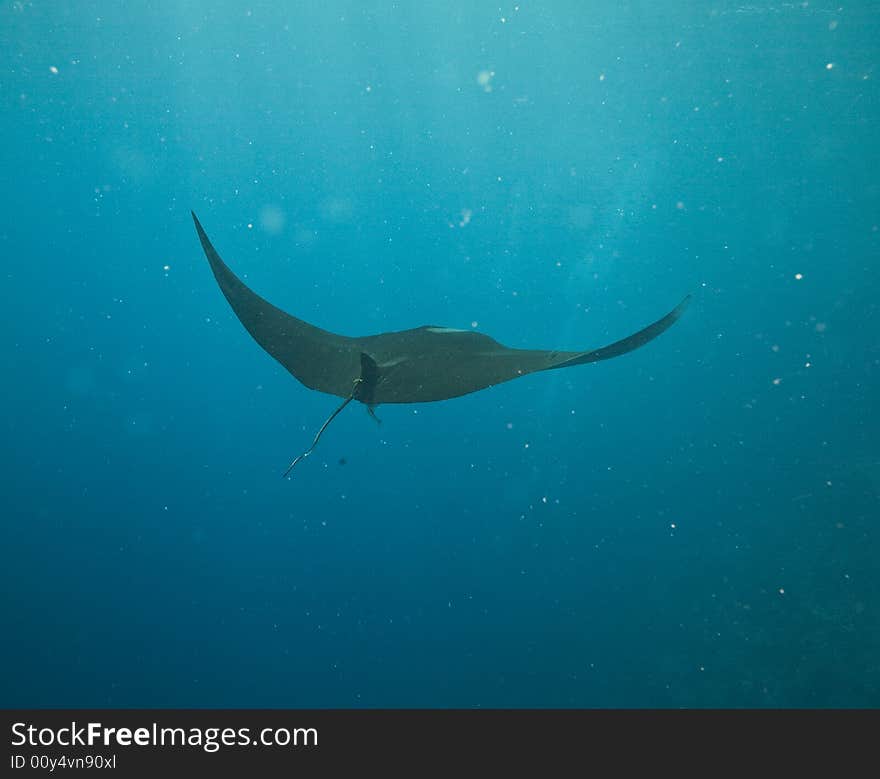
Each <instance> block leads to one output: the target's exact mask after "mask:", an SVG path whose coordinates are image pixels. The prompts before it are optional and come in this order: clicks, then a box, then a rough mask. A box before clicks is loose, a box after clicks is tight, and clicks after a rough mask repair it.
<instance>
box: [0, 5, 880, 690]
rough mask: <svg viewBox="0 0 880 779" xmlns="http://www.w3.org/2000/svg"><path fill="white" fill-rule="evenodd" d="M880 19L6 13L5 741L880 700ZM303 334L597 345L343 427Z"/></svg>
mask: <svg viewBox="0 0 880 779" xmlns="http://www.w3.org/2000/svg"><path fill="white" fill-rule="evenodd" d="M878 42H880V7H878V6H877V4H876V3H870V2H856V3H852V4H847V5H846V6H845V7H842V8H841V7H840V6H838V5H837V4H835V3H823V2H803V3H757V4H743V3H733V2H709V3H669V2H659V3H648V2H644V3H643V2H624V3H621V2H617V1H616V0H615V1H614V2H611V1H610V0H603V1H602V2H582V1H580V0H578V1H575V0H569V1H568V2H542V3H532V2H528V0H521V1H520V2H516V3H504V2H499V0H495V2H472V1H469V2H463V0H450V2H443V3H439V2H438V3H430V2H429V3H408V2H402V1H401V2H394V3H392V2H377V3H363V2H353V1H352V2H340V1H339V0H326V1H325V2H320V3H319V2H311V1H309V2H297V3H293V2H291V3H279V2H254V3H245V4H239V3H231V2H225V1H223V2H217V3H207V2H183V0H178V1H176V2H171V1H163V2H150V3H145V2H126V3H110V2H88V1H87V0H82V2H70V3H61V2H40V1H38V0H34V2H26V1H25V0H21V1H19V2H8V0H6V1H4V2H3V3H2V5H0V100H2V135H3V143H2V144H0V170H2V177H3V183H4V186H3V195H2V197H3V208H2V216H0V257H2V280H3V305H2V307H0V317H2V338H3V364H4V367H3V382H2V385H0V386H2V404H0V425H2V455H0V456H2V463H0V466H2V467H0V474H2V477H0V478H2V484H3V487H2V493H3V503H2V515H3V517H2V522H0V527H2V536H0V549H2V552H0V555H2V557H0V567H2V573H0V583H2V587H0V598H2V611H0V617H2V625H3V628H2V634H3V636H4V638H3V641H2V642H0V667H2V678H0V705H2V706H5V707H52V706H65V707H74V706H76V707H93V706H95V707H97V706H113V707H153V706H156V707H160V706H161V707H183V706H186V707H217V706H228V707H415V706H418V707H644V706H651V707H655V706H656V707H679V706H686V707H691V706H694V707H718V706H722V707H742V706H749V707H751V706H756V707H794V706H797V707H801V706H804V707H817V706H833V707H861V706H870V707H874V706H878V705H880V566H878V559H880V530H878V519H880V511H878V507H880V444H878V442H880V420H878V415H877V400H878V397H880V347H878V338H877V334H878V331H880V317H878V303H877V301H878V293H880V283H878V279H880V276H878V259H880V184H878V173H880V142H878V138H880V100H878V97H880V95H878V79H880V73H878V69H877V66H878V60H880V43H878ZM190 209H193V210H194V211H195V212H196V213H197V214H198V216H199V218H200V219H201V221H202V223H203V224H204V226H205V229H206V230H207V232H208V235H209V236H210V237H211V239H212V240H213V241H214V243H215V245H216V247H217V249H218V251H219V252H220V254H221V255H222V256H223V258H224V259H225V260H226V262H227V263H229V265H230V266H231V268H232V269H233V270H234V271H235V272H236V273H238V274H240V275H241V276H242V277H243V278H245V279H246V281H247V283H248V284H249V285H250V286H251V287H252V288H253V289H254V290H255V291H256V292H258V293H260V294H262V295H264V296H265V297H267V298H268V299H269V300H271V301H272V302H273V303H274V304H276V305H278V306H280V307H281V308H283V309H285V310H287V311H289V312H291V313H292V314H294V315H296V316H298V317H302V318H303V319H306V320H307V321H310V322H313V323H315V324H317V325H319V326H321V327H324V328H326V329H329V330H332V331H335V332H340V333H344V334H348V335H366V334H372V333H377V332H382V331H387V330H398V329H405V328H409V327H416V326H419V325H423V324H433V325H440V326H446V327H457V328H463V329H470V328H474V329H477V330H479V331H480V332H484V333H487V334H490V335H491V336H493V337H494V338H496V339H498V340H499V341H501V342H502V343H504V344H506V345H509V346H516V347H528V348H547V349H550V348H559V349H589V348H594V347H597V346H601V345H604V344H606V343H609V342H611V341H614V340H617V339H618V338H622V337H624V336H626V335H629V334H630V333H632V332H634V331H636V330H638V329H639V328H641V327H644V326H645V325H647V324H649V323H650V322H652V321H654V320H655V319H657V318H659V317H660V316H662V315H663V314H665V313H666V312H667V311H668V310H669V309H671V308H672V307H673V306H674V305H676V304H677V303H678V302H679V300H680V299H681V298H682V297H684V296H685V295H686V294H688V293H692V294H693V295H694V300H693V302H692V304H691V306H690V308H689V309H688V311H687V312H686V313H685V315H684V316H683V317H682V319H681V320H680V321H679V322H678V323H677V324H675V325H674V327H672V328H671V329H670V330H669V331H668V332H667V333H665V334H663V335H662V336H661V337H660V338H658V339H657V340H656V341H653V342H652V343H650V344H649V345H647V346H645V347H644V348H642V349H639V350H638V351H635V352H633V353H631V354H627V355H625V356H622V357H619V358H616V359H613V360H609V361H607V362H602V363H597V364H594V365H589V366H583V367H578V368H572V369H569V370H564V371H551V372H549V373H539V374H534V375H531V376H527V377H525V378H522V379H518V380H516V381H514V382H510V383H507V384H503V385H499V386H497V387H494V388H491V389H488V390H485V391H483V392H478V393H475V394H472V395H469V396H466V397H463V398H459V399H456V400H450V401H445V402H441V403H433V404H423V405H400V406H382V407H379V409H378V410H377V411H378V415H379V417H380V418H381V419H382V424H381V425H377V424H376V423H375V422H374V421H373V420H372V419H370V418H369V416H368V414H367V413H365V410H364V408H363V407H362V406H360V405H359V404H353V405H352V406H350V407H349V408H347V409H346V410H345V412H344V413H343V414H341V415H340V416H339V417H338V418H337V419H336V421H335V422H334V423H333V425H332V426H331V427H330V428H329V429H328V431H327V433H326V434H325V435H324V437H323V438H322V440H321V443H320V445H319V446H318V448H317V449H316V450H315V453H314V454H313V455H312V456H311V457H310V458H309V459H308V460H306V461H305V462H303V463H301V464H300V465H298V466H297V469H296V470H295V471H294V472H293V473H292V478H291V479H290V480H283V479H281V478H280V474H281V473H282V472H283V470H284V468H285V467H286V466H287V464H288V463H289V462H290V460H291V459H292V458H293V456H295V455H296V454H297V453H299V452H301V451H302V450H303V449H305V448H306V447H307V446H308V444H309V443H310V442H311V440H312V437H313V436H314V434H315V432H316V431H317V429H318V427H319V426H320V424H321V422H322V421H323V420H324V419H325V418H326V417H327V415H328V414H329V413H330V412H331V411H332V410H333V409H334V408H335V406H336V405H337V403H338V399H336V398H333V397H331V396H329V395H322V394H319V393H316V392H313V391H310V390H308V389H306V388H305V387H303V386H302V385H300V384H299V383H298V382H297V381H296V380H295V379H293V378H292V377H291V376H290V375H289V374H287V373H286V371H285V370H284V369H283V368H282V367H281V366H280V365H279V364H277V363H276V362H275V361H274V360H272V359H271V358H270V357H269V356H268V355H267V354H266V353H265V352H263V351H262V350H261V349H260V348H259V347H258V346H257V345H256V344H255V343H254V342H253V341H252V339H251V338H250V336H249V335H248V334H247V332H246V331H245V330H244V328H243V327H242V326H241V324H240V323H239V321H238V320H237V319H236V317H235V315H234V314H233V312H232V311H231V309H230V307H229V305H228V304H227V302H226V301H225V300H224V298H223V296H222V294H221V293H220V291H219V289H218V287H217V284H216V283H215V281H214V279H213V277H212V275H211V272H210V269H209V267H208V264H207V262H206V260H205V257H204V254H203V253H202V250H201V248H200V246H199V243H198V240H197V237H196V234H195V231H194V229H193V224H192V220H191V218H190Z"/></svg>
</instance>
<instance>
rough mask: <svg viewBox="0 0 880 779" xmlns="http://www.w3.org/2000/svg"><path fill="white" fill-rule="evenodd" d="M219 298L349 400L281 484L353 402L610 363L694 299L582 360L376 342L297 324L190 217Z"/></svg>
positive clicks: (417, 336)
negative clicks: (240, 273) (242, 276)
mask: <svg viewBox="0 0 880 779" xmlns="http://www.w3.org/2000/svg"><path fill="white" fill-rule="evenodd" d="M192 218H193V222H194V223H195V226H196V232H197V233H198V236H199V240H200V241H201V244H202V248H203V249H204V251H205V255H206V256H207V258H208V263H209V264H210V265H211V270H212V271H213V272H214V278H215V279H216V280H217V284H218V285H219V286H220V290H221V291H222V292H223V294H224V295H225V296H226V300H228V301H229V305H230V306H232V310H233V311H234V312H235V315H236V316H237V317H238V318H239V320H240V321H241V323H242V324H243V325H244V327H245V329H246V330H247V331H248V332H249V333H250V334H251V336H252V337H253V339H254V340H255V341H256V342H257V343H258V344H259V345H260V346H262V347H263V349H265V350H266V351H267V352H268V353H269V354H270V355H271V356H272V357H274V358H275V359H276V360H278V362H280V363H281V364H282V365H283V366H284V367H285V368H286V369H287V370H288V371H289V372H290V373H291V374H292V375H293V377H294V378H296V379H297V380H299V381H300V382H301V383H302V384H304V385H305V386H306V387H308V388H309V389H313V390H318V391H319V392H326V393H328V394H330V395H336V396H337V397H339V398H343V402H342V403H341V404H340V405H339V406H338V408H337V409H336V410H335V411H334V412H333V413H332V414H331V415H330V416H329V417H328V418H327V420H326V421H325V422H324V424H323V425H322V426H321V428H320V430H318V433H317V435H316V436H315V438H314V440H313V441H312V445H311V446H310V447H309V448H308V449H307V450H306V451H304V452H303V453H302V454H300V455H298V456H297V457H296V458H294V460H293V462H291V463H290V465H289V466H288V467H287V470H286V471H285V472H284V474H283V476H285V477H286V476H288V475H289V474H290V472H291V470H293V467H294V466H295V465H296V464H297V463H299V462H300V461H302V460H303V459H305V458H306V457H308V456H309V455H310V454H311V453H312V451H313V450H314V448H315V446H317V444H318V441H319V439H320V438H321V435H322V434H323V433H324V431H325V430H326V429H327V426H328V425H329V424H330V423H331V422H332V421H333V420H334V419H335V418H336V415H337V414H339V412H340V411H342V409H344V408H345V407H346V406H347V405H348V404H349V403H350V402H351V401H352V400H357V401H360V402H361V403H363V404H364V405H365V406H366V407H367V410H368V411H369V412H370V414H371V415H372V416H373V417H375V408H376V406H378V405H380V404H382V403H429V402H432V401H437V400H447V399H449V398H455V397H459V396H461V395H467V394H468V393H470V392H476V391H478V390H481V389H486V388H487V387H493V386H495V385H496V384H501V383H502V382H505V381H510V380H511V379H516V378H519V377H520V376H526V375H528V374H530V373H535V372H537V371H549V370H556V369H557V368H570V367H572V366H574V365H584V364H586V363H590V362H598V361H599V360H607V359H610V358H611V357H617V356H618V355H621V354H626V353H627V352H631V351H632V350H633V349H638V348H639V347H640V346H644V345H645V344H646V343H648V341H652V340H653V339H654V338H656V337H657V336H658V335H660V334H661V333H662V332H664V331H665V330H667V329H668V328H669V327H671V326H672V324H673V323H674V322H675V321H676V320H677V319H678V318H679V317H680V316H681V314H682V312H683V311H684V309H685V307H686V306H687V303H688V301H689V300H690V295H688V296H687V297H685V298H684V300H682V301H681V303H679V304H678V305H677V306H676V307H675V308H674V309H672V311H670V312H669V313H668V314H666V316H664V317H662V318H661V319H658V320H657V321H656V322H654V323H653V324H650V325H648V326H647V327H645V328H644V329H642V330H639V331H638V332H637V333H634V334H632V335H630V336H627V337H626V338H623V339H622V340H620V341H615V342H614V343H612V344H608V345H607V346H601V347H599V348H597V349H590V350H588V351H581V352H566V351H559V350H555V349H553V350H544V349H512V348H510V347H508V346H504V345H502V344H500V343H498V341H496V340H495V339H494V338H491V337H489V336H488V335H485V334H483V333H479V332H477V331H475V330H455V329H453V328H450V327H438V326H436V325H423V326H422V327H416V328H413V329H411V330H399V331H396V332H390V333H379V334H377V335H365V336H354V337H352V336H346V335H337V334H336V333H331V332H329V331H327V330H322V329H321V328H320V327H316V326H315V325H312V324H309V323H308V322H304V321H303V320H302V319H297V318H296V317H295V316H292V315H290V314H288V313H286V312H284V311H282V310H281V309H280V308H276V307H275V306H273V305H272V304H271V303H269V302H268V301H267V300H265V299H263V298H261V297H260V296H259V295H258V294H256V293H255V292H254V291H252V290H251V289H250V288H249V287H248V286H247V285H246V284H245V283H244V282H243V281H242V280H241V279H240V278H238V276H236V275H235V274H234V273H233V272H232V271H231V270H230V268H229V266H228V265H227V264H226V263H225V262H223V260H222V259H220V255H219V254H218V253H217V250H216V249H215V248H214V246H213V245H212V243H211V241H210V240H209V239H208V236H207V234H206V233H205V230H204V229H203V228H202V225H201V223H200V222H199V220H198V218H197V217H196V215H195V213H193V214H192Z"/></svg>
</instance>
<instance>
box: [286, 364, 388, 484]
mask: <svg viewBox="0 0 880 779" xmlns="http://www.w3.org/2000/svg"><path fill="white" fill-rule="evenodd" d="M378 378H379V366H378V365H376V361H375V360H374V359H373V358H372V357H370V355H368V354H364V353H363V352H361V375H360V377H358V378H357V379H355V380H354V386H353V387H352V388H351V392H350V393H349V395H348V397H347V398H346V399H345V400H343V401H342V403H340V404H339V405H338V406H337V407H336V411H334V412H333V413H332V414H331V415H330V416H329V417H327V419H326V420H325V421H324V424H323V425H321V429H320V430H319V431H318V432H317V434H316V435H315V439H314V440H313V441H312V445H311V446H310V447H309V448H308V449H306V450H305V451H304V452H303V453H302V454H298V455H297V456H296V457H294V458H293V461H292V462H291V463H290V465H288V466H287V470H286V471H284V473H283V474H282V475H281V478H282V479H285V478H287V476H288V474H289V473H290V472H291V471H292V470H293V468H294V466H295V465H296V464H297V463H299V462H302V461H303V460H305V459H306V457H308V456H309V455H310V454H311V453H312V451H313V450H314V448H315V447H316V446H317V445H318V441H320V440H321V436H322V435H323V434H324V431H325V430H326V429H327V428H328V427H330V423H331V422H332V421H333V420H334V419H336V417H337V415H338V414H339V412H340V411H342V409H344V408H345V407H346V406H347V405H348V404H349V403H351V401H353V400H360V401H361V402H365V401H367V399H368V398H369V397H370V396H371V395H372V392H373V388H374V387H375V385H376V381H377V379H378ZM367 402H368V401H367ZM367 408H368V410H369V411H370V413H371V414H373V408H372V406H370V405H368V406H367ZM373 417H374V418H375V419H376V420H377V421H378V417H376V415H375V414H373Z"/></svg>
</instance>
